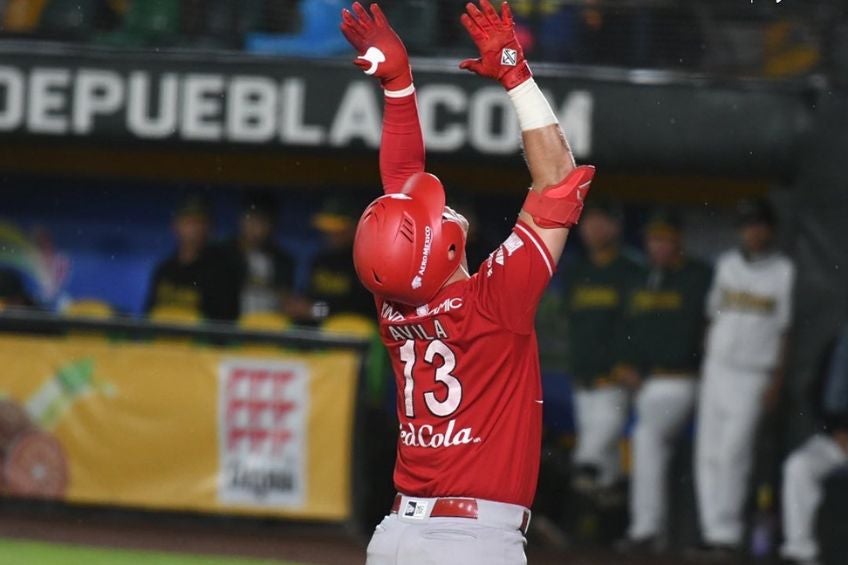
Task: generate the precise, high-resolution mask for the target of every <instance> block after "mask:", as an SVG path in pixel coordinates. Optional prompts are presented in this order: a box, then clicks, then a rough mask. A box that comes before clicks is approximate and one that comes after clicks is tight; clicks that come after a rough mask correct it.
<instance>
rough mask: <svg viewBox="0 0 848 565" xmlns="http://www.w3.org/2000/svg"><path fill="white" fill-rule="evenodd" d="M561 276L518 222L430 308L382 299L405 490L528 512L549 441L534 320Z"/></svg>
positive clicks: (400, 484) (398, 482) (399, 479)
mask: <svg viewBox="0 0 848 565" xmlns="http://www.w3.org/2000/svg"><path fill="white" fill-rule="evenodd" d="M554 268H555V265H554V262H553V260H552V258H551V256H550V253H549V252H548V250H547V248H546V247H545V245H544V243H542V241H541V240H540V239H539V237H538V236H537V235H536V234H535V233H534V232H533V230H532V229H531V228H530V227H529V226H527V225H526V224H524V223H522V222H518V223H517V224H516V226H515V228H514V229H513V232H512V234H511V235H510V236H509V237H508V238H507V239H506V241H504V242H503V243H502V244H501V245H500V246H499V247H498V248H497V249H496V250H495V251H494V252H493V253H492V254H491V255H490V256H489V258H488V260H486V261H484V262H483V264H482V265H481V267H480V269H479V271H478V272H477V273H475V274H474V275H472V276H471V278H469V279H468V280H464V281H459V282H455V283H452V284H450V285H448V286H446V287H444V288H443V289H442V290H441V291H440V292H439V294H438V295H437V296H436V297H435V298H434V299H433V300H432V301H431V302H430V303H429V304H426V305H424V306H421V307H418V308H413V307H411V306H406V305H400V304H395V303H390V302H387V301H383V300H380V299H379V298H378V299H377V308H378V310H379V315H380V334H381V337H382V339H383V343H384V344H385V345H386V348H387V349H388V351H389V354H390V356H391V360H392V365H393V368H394V372H395V377H396V380H397V385H398V386H397V388H398V395H397V414H398V420H399V422H400V438H399V441H398V448H397V463H396V466H395V475H394V481H395V487H396V488H397V490H398V491H399V492H401V493H403V494H407V495H410V496H421V497H437V496H467V497H474V498H483V499H488V500H494V501H499V502H507V503H511V504H519V505H521V506H525V507H529V506H530V505H531V504H532V502H533V496H534V494H535V492H536V483H537V480H538V473H539V457H540V449H541V435H542V385H541V376H540V372H539V352H538V346H537V343H536V331H535V328H534V318H535V315H536V307H537V305H538V303H539V300H540V299H541V297H542V294H543V293H544V291H545V287H546V286H547V284H548V282H549V281H550V278H551V276H552V274H553V272H554Z"/></svg>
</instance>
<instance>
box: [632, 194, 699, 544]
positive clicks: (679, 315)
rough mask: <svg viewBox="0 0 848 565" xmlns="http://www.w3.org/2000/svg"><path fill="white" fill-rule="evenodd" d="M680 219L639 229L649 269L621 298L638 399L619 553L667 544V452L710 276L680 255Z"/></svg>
mask: <svg viewBox="0 0 848 565" xmlns="http://www.w3.org/2000/svg"><path fill="white" fill-rule="evenodd" d="M681 230H682V226H681V222H680V219H679V217H678V216H677V215H676V214H675V213H673V212H671V211H668V210H659V211H657V212H655V213H654V214H653V215H652V217H651V219H650V220H649V222H648V223H647V225H646V228H645V251H646V253H647V256H648V268H647V269H645V270H644V272H643V275H642V280H641V281H640V284H639V285H638V286H636V287H635V288H633V289H632V291H631V292H630V294H629V295H628V297H627V304H626V307H625V308H626V318H625V327H626V333H627V335H628V336H629V338H630V339H629V341H628V344H629V347H628V349H629V350H630V354H629V355H627V356H626V357H627V358H628V360H629V361H630V363H631V366H630V369H631V371H630V372H629V373H628V372H627V371H624V370H621V371H619V373H620V374H621V375H622V376H627V375H629V376H630V377H631V380H630V381H629V382H628V383H627V384H628V385H629V386H630V387H631V388H633V389H634V390H636V391H637V393H636V400H635V405H636V418H637V419H636V427H635V429H634V431H633V481H632V484H631V487H630V529H629V532H628V537H627V539H626V540H624V541H623V542H622V543H620V544H619V545H618V549H619V550H623V551H628V552H630V551H645V552H654V551H657V550H660V549H662V548H663V547H664V545H665V539H664V537H665V533H666V532H665V526H666V517H667V507H668V495H667V490H668V488H667V476H668V465H669V462H670V460H671V457H672V448H673V447H674V443H675V441H676V440H677V439H678V438H679V437H680V434H681V432H682V431H683V428H684V426H685V425H686V424H687V423H688V422H689V421H690V419H691V416H692V411H693V409H694V407H695V397H696V393H697V388H698V383H697V375H698V367H699V365H700V361H701V352H702V344H703V336H704V325H705V324H704V322H705V320H704V302H705V299H706V295H707V290H708V289H709V287H710V275H711V273H710V269H709V267H708V266H707V265H705V264H704V263H702V262H700V261H698V260H695V259H692V258H689V257H687V256H686V255H685V253H684V249H683V241H682V231H681Z"/></svg>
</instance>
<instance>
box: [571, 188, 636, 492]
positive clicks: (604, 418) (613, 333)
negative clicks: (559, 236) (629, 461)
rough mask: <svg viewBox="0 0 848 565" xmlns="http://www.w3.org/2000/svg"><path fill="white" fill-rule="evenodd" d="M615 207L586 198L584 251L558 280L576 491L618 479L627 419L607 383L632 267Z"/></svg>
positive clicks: (616, 357) (616, 387)
mask: <svg viewBox="0 0 848 565" xmlns="http://www.w3.org/2000/svg"><path fill="white" fill-rule="evenodd" d="M622 220H623V211H622V210H621V207H620V206H618V205H616V204H614V203H612V202H610V201H608V200H598V199H593V201H592V202H591V203H587V205H586V210H585V211H584V212H583V217H582V219H581V221H580V229H579V233H580V239H581V241H582V242H583V246H584V248H585V257H581V258H580V259H578V260H577V261H575V263H574V264H573V265H571V266H570V268H569V269H568V272H567V273H566V274H565V288H566V299H565V307H566V315H567V316H568V321H569V324H570V327H572V328H575V330H574V331H569V332H568V341H569V351H571V352H579V354H577V355H574V354H572V355H571V356H570V363H571V374H572V375H573V377H574V379H575V384H576V385H577V386H576V392H575V394H574V402H575V415H576V424H577V446H576V448H575V453H574V464H575V468H576V469H575V475H574V480H573V484H574V487H575V488H576V490H578V491H580V492H596V491H597V490H598V489H608V488H610V487H612V486H614V485H615V484H616V483H617V482H618V481H619V480H620V478H621V463H620V461H621V455H620V453H619V439H620V437H621V433H622V431H623V430H624V426H625V425H626V424H627V418H628V416H629V408H628V395H627V391H625V390H624V388H623V387H621V386H620V383H618V382H617V381H616V379H615V378H614V377H613V375H612V372H613V367H614V366H615V365H616V364H617V363H618V361H620V355H621V352H622V348H623V342H624V341H625V340H624V337H625V336H624V332H623V331H622V329H623V328H622V321H623V312H624V308H623V305H624V301H625V297H626V295H627V292H628V289H629V288H630V286H631V285H632V284H634V282H635V279H636V278H637V277H638V274H639V272H640V269H639V264H638V263H637V262H636V261H635V260H634V259H632V258H630V257H629V256H628V255H627V254H626V253H623V252H622V250H621V241H620V240H621V222H622Z"/></svg>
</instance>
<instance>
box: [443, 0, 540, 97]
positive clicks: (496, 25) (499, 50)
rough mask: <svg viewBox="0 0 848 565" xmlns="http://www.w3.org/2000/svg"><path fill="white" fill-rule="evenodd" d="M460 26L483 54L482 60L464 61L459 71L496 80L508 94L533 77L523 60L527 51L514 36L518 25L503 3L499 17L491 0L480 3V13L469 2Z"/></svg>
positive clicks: (479, 58) (483, 0) (525, 61)
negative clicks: (467, 71) (463, 70)
mask: <svg viewBox="0 0 848 565" xmlns="http://www.w3.org/2000/svg"><path fill="white" fill-rule="evenodd" d="M460 22H462V25H463V27H465V29H466V31H468V34H469V35H470V36H471V39H472V40H473V41H474V44H475V45H476V46H477V49H478V50H479V51H480V57H478V58H477V59H466V60H464V61H462V62H461V63H460V64H459V68H461V69H467V70H469V71H471V72H473V73H477V74H478V75H481V76H484V77H489V78H493V79H495V80H497V81H498V82H500V83H501V84H502V85H503V86H504V88H506V89H507V90H512V89H513V88H515V87H516V86H518V85H519V84H521V83H522V82H524V81H526V80H527V79H529V78H531V77H532V76H533V73H532V72H530V66H529V65H527V60H526V59H525V58H524V50H523V49H522V48H521V44H520V43H519V42H518V38H517V37H516V36H515V23H514V22H513V21H512V11H511V10H510V9H509V4H507V3H506V2H504V3H503V4H502V5H501V13H500V15H498V13H497V12H496V11H495V9H494V8H493V7H492V5H491V4H490V3H489V0H480V8H479V9H478V8H477V6H475V5H474V4H472V3H471V2H469V3H468V4H466V5H465V13H464V14H462V16H461V17H460Z"/></svg>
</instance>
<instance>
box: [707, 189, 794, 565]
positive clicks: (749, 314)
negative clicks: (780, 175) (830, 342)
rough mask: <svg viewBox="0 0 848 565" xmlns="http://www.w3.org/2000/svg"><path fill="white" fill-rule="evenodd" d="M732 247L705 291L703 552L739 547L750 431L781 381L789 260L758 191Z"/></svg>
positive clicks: (743, 210) (744, 206)
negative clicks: (777, 244)
mask: <svg viewBox="0 0 848 565" xmlns="http://www.w3.org/2000/svg"><path fill="white" fill-rule="evenodd" d="M738 215H739V224H740V228H739V229H740V231H739V235H740V242H741V246H740V248H739V249H734V250H731V251H729V252H727V253H725V254H724V255H722V257H721V258H720V259H719V261H718V263H717V265H716V272H715V278H714V279H713V283H712V287H711V289H710V292H709V295H708V299H707V316H708V318H710V320H711V323H710V327H709V331H708V335H707V345H706V355H705V359H704V364H703V370H702V379H703V383H702V389H701V397H700V402H699V406H698V426H697V437H696V446H695V452H696V453H695V479H696V486H697V494H698V510H699V513H700V518H701V534H702V537H703V541H704V543H705V544H706V548H704V549H706V550H707V551H708V552H710V553H715V554H722V553H729V552H734V551H736V550H738V549H739V548H740V545H741V543H742V535H743V532H744V527H745V522H744V520H743V506H744V503H745V498H746V495H747V492H748V479H749V475H750V471H751V466H752V460H753V450H754V439H755V435H756V429H757V424H758V422H759V419H760V415H761V414H762V411H763V408H764V407H765V406H766V405H767V404H773V402H774V399H775V398H776V391H777V390H778V387H779V386H780V383H781V381H782V378H783V377H782V375H783V369H784V357H785V351H786V344H787V332H788V330H789V325H790V322H791V314H792V288H793V284H794V280H795V268H794V266H793V264H792V262H791V261H790V260H789V259H788V258H787V257H785V256H784V255H782V254H781V253H779V252H778V251H777V250H776V249H775V245H774V236H775V234H774V229H775V224H776V218H775V213H774V210H773V209H772V207H771V205H770V204H769V203H768V202H767V201H766V200H764V199H756V200H745V201H742V202H740V204H739V207H738Z"/></svg>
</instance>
